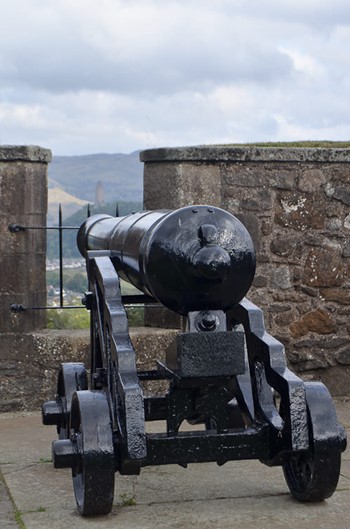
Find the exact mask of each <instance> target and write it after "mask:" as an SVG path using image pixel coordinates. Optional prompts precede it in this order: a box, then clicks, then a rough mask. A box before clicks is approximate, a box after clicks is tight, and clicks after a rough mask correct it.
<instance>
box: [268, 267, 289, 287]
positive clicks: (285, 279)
mask: <svg viewBox="0 0 350 529" xmlns="http://www.w3.org/2000/svg"><path fill="white" fill-rule="evenodd" d="M270 287H271V288H277V289H282V290H286V289H288V288H291V287H292V278H291V275H290V268H289V266H279V267H278V268H275V269H274V270H273V271H272V272H271V276H270Z"/></svg>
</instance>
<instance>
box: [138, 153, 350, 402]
mask: <svg viewBox="0 0 350 529" xmlns="http://www.w3.org/2000/svg"><path fill="white" fill-rule="evenodd" d="M141 161H143V162H144V163H145V168H144V189H145V196H144V202H145V208H146V209H157V208H178V207H181V206H184V205H189V204H195V203H197V204H212V205H215V206H219V207H222V208H224V209H227V210H228V211H230V212H231V213H233V214H235V215H237V217H239V218H240V220H241V221H242V222H243V223H244V224H245V226H246V227H247V228H248V230H249V231H250V233H251V235H252V238H253V240H254V243H255V247H256V251H257V263H258V265H257V272H256V276H255V280H254V283H253V287H252V288H251V290H250V292H249V293H248V297H249V298H250V299H251V300H252V301H253V302H254V303H256V304H257V305H259V306H260V307H261V308H262V309H263V311H264V314H265V323H266V327H267V329H268V331H269V332H270V333H271V334H272V335H274V336H275V337H276V338H278V339H280V340H281V341H282V342H283V343H284V344H285V346H286V352H287V358H288V360H289V362H290V364H291V368H292V369H293V370H294V371H295V372H299V373H301V374H302V375H303V377H304V378H307V379H321V380H322V381H324V382H325V383H326V384H327V386H328V387H329V389H330V390H331V391H332V393H333V394H334V395H336V394H338V395H339V394H343V395H344V394H349V391H350V389H349V387H350V384H349V383H350V342H349V331H350V321H349V315H350V278H349V271H350V268H349V265H350V260H349V257H350V209H349V206H350V150H347V149H285V148H277V149H276V148H256V147H247V148H243V147H242V148H229V147H227V148H225V147H193V148H179V149H154V150H148V151H144V152H142V153H141Z"/></svg>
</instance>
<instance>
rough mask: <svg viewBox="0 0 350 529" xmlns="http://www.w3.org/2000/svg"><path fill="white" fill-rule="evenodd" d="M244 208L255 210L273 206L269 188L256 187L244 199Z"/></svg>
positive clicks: (267, 208) (263, 209) (242, 202)
mask: <svg viewBox="0 0 350 529" xmlns="http://www.w3.org/2000/svg"><path fill="white" fill-rule="evenodd" d="M241 204H242V207H243V208H244V209H247V210H248V211H249V210H253V211H265V210H269V209H271V208H272V196H271V193H270V192H269V191H268V190H267V189H264V188H263V189H256V190H255V191H254V192H252V193H249V195H247V196H246V197H245V198H244V199H243V200H242V201H241Z"/></svg>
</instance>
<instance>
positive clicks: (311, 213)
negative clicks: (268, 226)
mask: <svg viewBox="0 0 350 529" xmlns="http://www.w3.org/2000/svg"><path fill="white" fill-rule="evenodd" d="M325 208H326V203H325V199H324V198H323V197H321V196H319V197H318V198H317V200H316V199H315V197H314V196H311V195H309V194H303V193H299V192H296V191H295V192H293V193H288V192H279V194H278V196H277V200H276V214H275V222H276V223H277V224H279V225H280V226H284V227H289V228H293V229H295V230H301V231H304V230H306V229H307V228H313V229H322V228H324V224H325V215H324V211H325Z"/></svg>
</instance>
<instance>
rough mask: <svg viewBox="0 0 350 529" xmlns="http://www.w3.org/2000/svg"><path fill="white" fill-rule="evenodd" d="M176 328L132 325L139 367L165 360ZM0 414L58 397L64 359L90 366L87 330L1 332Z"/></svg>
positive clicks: (34, 407) (150, 366) (36, 407)
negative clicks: (59, 373)
mask: <svg viewBox="0 0 350 529" xmlns="http://www.w3.org/2000/svg"><path fill="white" fill-rule="evenodd" d="M175 333H176V331H174V330H170V329H168V330H165V329H156V328H152V329H150V328H148V329H147V328H133V329H131V331H130V336H131V340H132V342H133V345H134V347H135V351H136V357H137V366H138V369H141V370H145V369H155V363H156V361H157V360H164V358H165V356H164V355H165V350H166V348H167V347H168V345H169V344H170V342H171V340H172V339H173V338H174V334H175ZM0 350H1V351H2V352H3V355H2V361H1V364H0V413H1V412H6V411H16V410H35V409H40V407H41V405H42V403H43V402H44V401H46V400H52V399H53V398H54V397H55V392H56V386H57V374H58V369H59V366H60V364H61V363H62V362H84V363H85V365H86V368H87V369H89V367H90V332H89V331H88V330H79V331H72V330H68V331H67V330H65V331H63V330H62V331H61V330H60V331H58V330H56V331H55V330H42V331H37V332H32V333H22V334H20V333H0Z"/></svg>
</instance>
